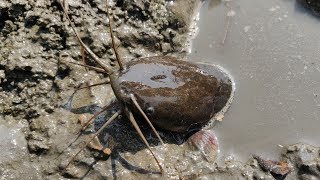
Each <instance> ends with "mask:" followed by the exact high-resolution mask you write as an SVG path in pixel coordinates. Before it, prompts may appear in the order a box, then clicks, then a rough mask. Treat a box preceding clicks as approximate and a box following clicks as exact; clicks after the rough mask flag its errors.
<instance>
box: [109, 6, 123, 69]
mask: <svg viewBox="0 0 320 180" xmlns="http://www.w3.org/2000/svg"><path fill="white" fill-rule="evenodd" d="M106 9H107V16H108V19H109V31H110V37H111V42H112V49H113V51H114V54H115V55H116V59H117V62H118V64H119V67H120V70H123V69H124V65H123V61H122V60H121V58H120V56H119V53H118V51H117V47H116V43H115V42H114V36H113V31H112V19H113V18H111V17H110V13H109V8H108V5H107V8H106Z"/></svg>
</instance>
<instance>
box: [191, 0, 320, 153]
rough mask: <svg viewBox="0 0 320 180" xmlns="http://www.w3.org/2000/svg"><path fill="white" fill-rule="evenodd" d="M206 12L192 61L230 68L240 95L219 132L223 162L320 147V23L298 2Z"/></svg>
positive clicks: (236, 3) (237, 1) (228, 4)
mask: <svg viewBox="0 0 320 180" xmlns="http://www.w3.org/2000/svg"><path fill="white" fill-rule="evenodd" d="M209 4H210V3H209V2H207V3H206V4H205V5H204V6H203V7H202V10H201V14H200V22H199V30H200V31H199V34H198V36H197V37H196V39H195V40H194V42H193V50H192V53H191V55H190V56H191V57H190V59H195V60H202V61H211V62H212V63H216V64H219V65H221V66H223V67H224V68H226V69H228V70H229V71H230V73H231V74H232V75H233V76H234V78H235V81H236V88H237V91H236V95H235V99H234V102H233V105H232V106H231V109H230V110H229V112H228V113H227V114H226V116H225V118H224V121H223V122H222V123H220V124H218V125H217V126H215V131H216V134H217V136H218V138H219V141H220V142H219V143H220V145H221V152H222V154H223V155H226V156H227V155H229V154H234V155H237V156H239V158H240V159H244V158H246V157H248V156H249V155H250V154H251V153H256V152H260V153H265V154H266V155H274V154H278V153H279V150H280V148H279V146H278V145H287V144H291V143H296V142H305V143H312V144H315V145H319V144H320V139H319V138H318V137H319V135H320V131H319V130H318V127H319V126H320V119H319V118H320V99H319V98H320V97H319V93H320V62H319V60H318V59H319V57H320V31H319V28H320V19H317V18H316V17H315V16H313V15H311V13H309V12H306V10H305V9H304V8H303V7H301V6H299V5H298V4H297V2H296V1H294V0H280V1H279V0H269V1H265V0H256V1H246V0H233V1H223V2H222V3H220V4H219V5H216V6H214V8H209Z"/></svg>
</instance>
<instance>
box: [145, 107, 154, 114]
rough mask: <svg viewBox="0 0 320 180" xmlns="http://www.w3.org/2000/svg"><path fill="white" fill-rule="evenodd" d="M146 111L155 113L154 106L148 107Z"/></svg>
mask: <svg viewBox="0 0 320 180" xmlns="http://www.w3.org/2000/svg"><path fill="white" fill-rule="evenodd" d="M146 113H147V114H148V115H151V114H153V113H154V107H152V106H150V107H148V108H147V109H146Z"/></svg>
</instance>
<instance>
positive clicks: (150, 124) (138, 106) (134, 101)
mask: <svg viewBox="0 0 320 180" xmlns="http://www.w3.org/2000/svg"><path fill="white" fill-rule="evenodd" d="M130 98H131V100H132V102H133V104H134V105H135V106H136V107H137V108H138V110H139V111H140V113H141V114H142V116H143V117H144V119H145V120H146V121H147V123H148V124H149V126H150V127H151V129H152V131H153V132H154V134H156V136H157V137H158V139H159V141H160V142H161V144H162V145H164V143H163V141H162V139H161V137H160V135H159V133H158V132H157V130H156V129H155V128H154V126H153V125H152V123H151V121H150V119H149V118H148V116H147V115H146V114H145V113H144V112H143V110H142V109H141V107H140V105H139V104H138V102H137V98H136V97H135V96H134V95H133V94H130Z"/></svg>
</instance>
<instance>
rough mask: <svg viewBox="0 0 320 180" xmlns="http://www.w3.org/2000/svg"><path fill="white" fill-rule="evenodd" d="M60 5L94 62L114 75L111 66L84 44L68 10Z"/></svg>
mask: <svg viewBox="0 0 320 180" xmlns="http://www.w3.org/2000/svg"><path fill="white" fill-rule="evenodd" d="M60 5H61V7H62V9H63V12H64V14H65V15H66V17H67V19H68V21H69V23H70V25H71V28H72V30H73V32H74V34H75V35H76V37H77V39H78V41H79V43H80V45H81V46H82V47H83V48H84V49H85V51H87V52H88V53H89V54H90V56H91V57H92V58H93V60H94V61H95V62H96V63H98V64H99V65H100V66H101V67H102V68H103V69H104V70H105V71H106V72H107V73H108V74H112V73H113V70H112V68H111V67H110V65H107V64H104V63H103V62H102V61H101V60H100V58H99V57H98V56H97V55H96V54H94V52H92V51H91V49H90V48H89V47H88V46H87V45H85V44H84V43H83V41H82V40H81V38H80V35H79V34H78V32H77V31H76V27H75V26H74V24H73V23H72V22H71V19H70V17H69V15H68V13H67V10H66V9H65V8H64V6H63V4H62V3H61V2H60Z"/></svg>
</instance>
